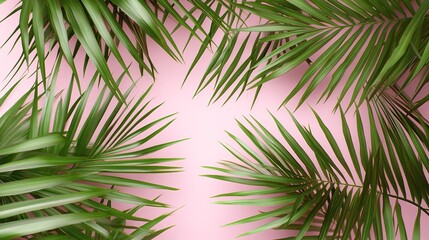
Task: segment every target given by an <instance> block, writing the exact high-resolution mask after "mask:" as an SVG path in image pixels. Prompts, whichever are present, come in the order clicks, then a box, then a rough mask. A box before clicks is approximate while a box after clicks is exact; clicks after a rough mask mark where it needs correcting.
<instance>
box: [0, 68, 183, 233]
mask: <svg viewBox="0 0 429 240" xmlns="http://www.w3.org/2000/svg"><path fill="white" fill-rule="evenodd" d="M55 71H58V68H57V69H56V70H55ZM124 75H125V73H124V74H123V75H122V76H121V77H120V78H119V79H118V80H117V81H115V84H117V85H118V86H119V85H120V82H121V80H122V78H123V77H124ZM98 76H99V75H98V74H96V75H95V76H94V79H96V78H97V77H98ZM56 77H57V74H56V72H55V73H54V74H53V75H52V79H51V81H50V84H49V87H48V89H47V91H43V90H42V89H39V88H42V86H40V85H38V84H35V86H34V87H33V88H32V89H30V91H28V92H27V93H25V94H24V95H23V96H22V97H21V98H20V99H19V100H18V101H17V102H15V104H13V105H12V106H11V107H10V108H9V109H8V110H7V111H6V112H5V113H4V114H3V115H2V116H1V117H0V129H1V130H0V139H1V141H0V155H1V156H0V180H1V182H2V184H1V186H0V188H1V190H0V192H1V194H0V201H1V206H0V238H2V239H3V238H5V239H10V238H17V237H28V236H32V237H36V238H39V237H40V238H42V237H48V236H50V235H57V234H58V235H65V236H69V237H71V238H72V239H76V238H77V239H87V238H88V236H95V237H96V238H97V239H116V238H117V239H124V238H126V239H128V238H130V239H132V238H133V234H137V233H129V232H127V231H126V230H127V229H130V228H131V229H132V228H135V229H136V230H135V231H144V232H145V234H146V235H145V238H141V239H151V238H150V237H151V236H152V237H153V236H157V235H159V234H161V233H162V232H163V231H165V230H166V229H161V230H154V229H153V228H154V227H155V225H156V224H157V223H159V222H160V221H161V220H162V219H164V218H165V217H167V216H168V215H163V216H162V217H161V218H155V219H145V218H142V217H138V216H136V215H135V213H136V211H137V210H138V209H140V208H142V207H144V206H151V207H167V205H166V204H164V203H162V202H159V201H158V200H157V199H155V200H152V199H146V198H143V197H140V196H136V195H133V194H128V193H123V192H121V191H120V188H118V187H121V186H124V187H132V188H142V189H144V188H155V189H164V190H175V188H173V187H169V186H163V185H158V184H155V183H150V182H145V181H140V180H134V179H133V177H132V176H130V175H127V174H130V173H138V174H145V173H168V172H175V171H178V170H179V169H178V168H177V167H173V166H168V165H166V166H164V164H165V163H168V162H171V161H175V160H179V159H178V158H153V157H148V158H145V157H144V156H143V155H144V154H141V155H139V154H130V153H133V152H143V151H146V152H151V153H152V152H156V151H158V150H161V149H163V148H165V147H168V146H170V145H171V144H173V143H175V142H178V141H173V142H168V143H165V144H159V145H153V146H150V145H149V146H148V140H150V139H152V138H155V137H156V136H157V135H158V134H159V133H160V132H161V131H162V130H164V129H165V128H166V127H167V126H168V125H169V124H170V123H171V121H167V120H168V119H171V117H172V115H169V116H166V117H163V118H160V119H156V120H152V121H148V117H149V116H151V114H152V113H153V112H154V111H155V110H156V109H157V108H158V107H159V106H155V107H154V108H149V104H145V103H144V101H145V97H146V95H147V93H148V91H149V90H147V91H146V92H145V94H143V95H142V96H141V97H139V98H138V101H135V102H132V101H130V100H127V101H128V102H129V103H130V104H129V105H125V103H123V102H122V101H118V100H116V99H115V98H114V93H112V92H110V91H109V90H108V88H107V87H104V88H103V89H101V92H100V93H99V95H98V97H97V100H96V101H95V102H94V103H90V102H89V101H88V99H89V98H88V96H89V95H90V94H94V92H95V90H96V89H93V86H92V85H90V86H89V88H88V89H87V90H86V91H85V92H84V93H83V95H82V96H81V97H79V98H77V99H76V100H73V98H72V92H73V90H72V86H73V81H71V82H70V83H71V84H70V89H68V93H67V94H64V95H63V94H60V95H56V89H55V82H56V79H55V78H56ZM36 89H39V90H41V91H42V93H41V94H40V95H39V96H38V95H37V94H33V93H37V91H36ZM132 89H133V86H132V87H131V88H130V89H128V90H127V91H125V93H124V97H127V98H128V97H129V95H130V94H131V92H132V91H131V90H132ZM12 91H14V89H13V88H12V89H11V90H9V92H6V93H5V95H4V96H3V98H2V99H1V101H0V102H1V103H2V104H3V103H4V102H5V99H6V98H7V97H8V96H9V94H11V92H12ZM41 101H43V104H41V107H40V108H39V104H38V102H41ZM74 101H75V102H74ZM115 102H116V103H115ZM112 106H113V108H114V110H113V111H112V112H109V111H107V109H108V108H109V107H112ZM85 109H89V114H87V115H85V114H84V113H85ZM29 113H32V114H29ZM34 114H35V115H34ZM103 117H106V118H103ZM163 122H164V123H163ZM157 125H160V126H161V127H158V128H157V127H156V126H157ZM142 126H143V127H142ZM142 136H143V137H142ZM148 136H149V137H148ZM136 155H138V157H136ZM112 174H113V176H112ZM115 174H116V175H117V174H121V176H120V177H119V176H114V175H115ZM113 202H124V203H128V204H132V205H134V206H135V207H134V208H132V209H130V210H125V211H120V210H117V209H115V208H113V207H112V203H113ZM126 221H137V222H138V223H140V225H141V228H140V227H131V226H130V225H129V224H127V222H126ZM139 229H140V230H139Z"/></svg>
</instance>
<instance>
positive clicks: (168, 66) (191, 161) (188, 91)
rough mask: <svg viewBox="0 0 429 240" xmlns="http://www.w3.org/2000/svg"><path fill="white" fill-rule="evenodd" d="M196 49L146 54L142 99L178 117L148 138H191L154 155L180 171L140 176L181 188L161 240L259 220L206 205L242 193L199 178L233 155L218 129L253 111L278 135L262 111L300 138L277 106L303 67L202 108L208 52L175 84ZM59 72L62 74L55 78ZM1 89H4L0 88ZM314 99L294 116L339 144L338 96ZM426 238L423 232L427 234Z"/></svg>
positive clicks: (212, 235) (233, 128)
mask: <svg viewBox="0 0 429 240" xmlns="http://www.w3.org/2000/svg"><path fill="white" fill-rule="evenodd" d="M14 3H16V1H8V2H7V3H5V4H3V5H2V6H1V11H0V17H2V18H3V17H4V16H5V15H6V14H7V13H8V12H9V11H10V10H11V9H12V7H13V6H14ZM17 23H18V18H17V16H15V17H13V18H11V19H10V20H8V21H6V22H4V23H2V24H0V33H1V35H0V36H1V37H0V43H3V42H4V41H5V40H6V38H7V37H8V36H9V34H10V33H11V32H12V31H13V29H14V28H15V27H16V26H17ZM174 37H175V39H178V42H179V45H180V46H183V44H184V43H185V40H186V37H187V35H185V34H183V33H182V32H178V33H177V34H175V35H174ZM10 46H11V45H10V44H9V45H7V46H6V47H5V48H3V49H1V50H0V79H4V77H5V76H6V74H7V73H8V72H9V70H10V69H11V68H12V66H13V64H14V63H15V61H16V60H17V59H18V57H19V54H20V53H21V49H20V48H19V47H17V48H16V49H15V50H14V51H13V52H12V53H11V54H8V50H9V49H10ZM190 46H199V45H198V42H192V43H191V44H190ZM197 50H198V49H197V48H192V47H188V49H187V50H186V52H185V53H184V58H185V61H186V63H185V64H181V63H177V62H174V61H173V60H171V59H170V58H169V57H168V56H166V54H164V53H163V52H161V51H158V49H157V48H156V47H155V48H154V49H153V50H152V56H154V57H153V60H154V62H155V66H156V67H157V69H158V74H157V77H156V81H155V82H154V87H153V89H152V92H151V93H150V96H149V98H148V99H151V98H154V100H153V102H154V104H157V103H161V102H165V104H164V106H163V107H162V108H161V109H160V110H159V111H158V112H156V114H155V116H154V118H156V117H161V116H164V115H167V114H170V113H174V112H178V115H177V120H176V121H175V122H174V123H173V124H172V125H171V126H170V127H169V128H167V129H166V131H164V132H163V133H162V134H161V135H160V136H159V137H158V138H157V139H156V140H155V141H153V142H152V143H156V142H164V141H171V140H176V139H181V138H190V140H187V141H185V142H182V143H179V144H177V145H175V146H173V147H170V148H168V149H167V150H166V151H163V152H162V153H159V154H158V156H162V157H166V156H169V157H184V158H186V160H184V161H181V162H178V163H176V164H179V165H180V166H181V167H183V170H184V172H181V173H174V174H165V175H156V176H150V177H147V176H143V177H142V178H145V179H147V178H150V179H151V180H152V181H154V182H156V183H160V184H166V185H170V186H174V187H177V188H179V189H180V190H179V191H173V192H165V191H164V192H162V194H163V195H162V196H161V198H160V200H161V201H163V202H166V203H169V204H171V206H172V209H176V208H180V209H179V210H178V211H177V212H175V213H174V214H173V215H172V216H171V217H170V218H168V219H167V220H165V221H164V222H163V223H162V226H170V225H175V227H174V228H172V229H171V230H169V231H167V232H166V233H165V234H162V235H161V236H160V237H158V238H157V239H159V240H171V239H176V240H201V239H204V240H231V239H234V238H235V237H236V236H237V235H239V234H241V233H243V232H245V231H248V230H251V229H252V228H254V227H255V226H258V225H259V224H260V223H258V224H247V225H243V226H234V227H222V225H224V224H227V223H229V222H232V221H235V220H238V219H240V218H244V217H248V216H250V215H253V214H257V213H258V210H261V209H263V208H260V207H239V206H222V205H217V204H212V202H213V201H215V200H214V199H212V198H211V197H212V196H214V195H217V194H221V193H225V192H230V191H234V190H239V189H240V190H241V189H242V186H239V185H234V184H231V183H225V182H220V181H215V180H212V179H208V178H205V177H201V176H200V175H203V174H208V173H213V172H212V171H209V170H207V169H203V168H202V166H208V165H210V166H214V165H216V164H217V162H218V161H220V160H225V159H229V160H233V157H232V156H231V155H230V154H228V153H227V151H226V150H225V149H223V147H222V146H221V145H220V144H219V142H223V143H227V144H228V143H232V140H230V139H229V137H228V136H227V134H226V133H225V132H224V131H225V130H227V131H229V132H232V133H233V134H235V135H236V136H243V134H241V131H240V129H239V128H238V126H237V124H236V122H235V121H236V120H235V119H238V120H244V118H243V116H246V117H248V116H250V115H252V116H254V117H256V118H257V119H258V120H260V121H261V122H262V123H263V124H265V126H267V127H268V129H271V130H272V131H273V132H274V133H276V127H275V125H274V124H273V121H272V120H271V118H270V117H269V114H268V111H270V112H272V113H274V114H275V115H276V116H277V117H278V118H279V119H280V120H281V121H282V122H283V123H284V125H285V126H286V127H288V130H290V131H291V133H292V134H293V135H294V136H295V137H297V139H299V140H301V142H302V143H303V142H304V141H302V139H301V138H300V137H299V134H297V130H296V128H295V127H294V126H293V123H292V121H291V119H290V118H289V116H288V114H287V111H286V110H285V109H284V108H281V109H280V110H278V106H279V104H280V103H281V102H282V100H283V99H284V97H285V93H287V92H289V91H290V90H291V89H292V87H293V84H288V82H293V83H296V82H297V81H298V79H299V77H300V76H301V74H302V72H303V71H304V70H305V66H301V67H299V68H297V69H295V70H293V71H292V72H291V73H289V74H288V75H286V76H283V77H282V78H281V79H277V80H275V81H271V82H269V83H268V84H266V85H265V86H264V88H263V89H262V91H261V93H260V96H259V98H258V101H257V102H256V105H255V106H254V107H253V108H252V109H251V102H252V100H253V94H254V92H246V93H244V94H243V96H242V97H241V98H240V99H239V100H238V101H234V100H232V101H230V102H228V103H227V104H226V105H225V106H221V103H222V102H219V103H215V104H211V105H208V101H209V99H210V94H211V89H210V87H209V88H208V89H206V90H205V91H203V92H202V94H199V95H198V96H197V97H195V98H194V99H193V98H192V96H193V95H194V91H195V89H196V87H197V85H198V83H199V81H200V78H201V76H202V74H203V73H204V71H205V68H206V66H207V65H208V63H209V61H210V58H211V56H210V54H206V55H205V56H204V57H203V58H202V59H201V61H200V62H199V64H198V65H197V68H196V69H195V71H194V72H193V73H192V74H191V76H190V78H189V80H188V82H187V83H186V84H185V85H184V86H183V87H182V88H181V84H182V81H183V79H184V77H185V75H186V73H187V70H188V69H189V65H190V63H191V62H192V59H193V57H194V56H195V54H196V51H197ZM115 66H116V65H114V64H112V68H111V69H112V71H114V72H115V73H120V71H121V69H120V68H118V67H115ZM68 74H69V72H68V71H67V70H64V71H63V75H62V76H64V77H65V78H66V79H68V78H69V75H68ZM62 76H60V78H59V79H61V77H62ZM150 83H151V80H150V79H143V81H142V83H141V84H140V85H139V86H142V87H139V89H137V92H136V93H137V94H138V93H142V92H143V91H144V90H145V89H146V87H147V86H148V85H149V84H150ZM1 86H2V87H3V86H4V85H1ZM27 87H28V86H27ZM317 97H318V96H317ZM317 97H314V98H310V99H309V101H308V102H307V104H305V105H303V106H302V107H301V108H300V109H299V110H298V111H296V112H295V113H294V115H295V117H296V118H297V119H298V121H300V122H301V124H303V125H307V126H308V125H309V126H313V127H312V130H313V131H314V132H315V133H316V134H319V135H320V136H321V137H323V135H322V134H321V131H320V130H319V129H318V128H317V127H316V126H317V123H316V120H315V118H314V117H313V114H312V112H311V110H310V107H312V108H314V109H315V110H316V111H317V112H318V114H319V115H320V116H321V117H322V119H324V121H325V123H326V125H327V126H328V127H329V129H330V130H331V131H332V134H333V135H334V136H335V137H336V138H337V139H339V140H340V142H341V140H342V139H343V137H342V133H341V127H340V124H341V122H340V118H339V116H338V114H332V106H333V103H334V102H335V99H336V97H335V96H333V97H332V98H331V99H330V100H329V101H328V102H327V103H325V104H316V102H317ZM295 106H296V99H294V100H293V101H292V102H291V103H290V105H288V108H290V109H291V110H293V109H294V107H295ZM348 117H349V119H350V124H351V127H352V128H353V127H354V126H353V123H354V118H353V116H352V115H351V114H349V116H348ZM352 131H353V129H352ZM321 139H324V138H321ZM322 145H324V146H329V145H328V144H327V142H325V141H322ZM344 147H345V144H343V149H345V148H344ZM139 178H140V177H139ZM133 191H134V192H135V191H137V190H135V189H134V190H133ZM140 191H141V192H139V193H138V194H141V195H143V196H145V197H148V198H151V197H153V198H154V197H156V196H157V195H158V194H159V193H160V191H152V190H140ZM135 193H136V192H135ZM219 200H220V199H219ZM407 207H408V206H407V205H404V206H403V211H404V212H410V213H411V214H408V215H407V216H406V222H407V223H408V224H413V221H414V212H415V209H414V208H413V207H410V208H409V209H407ZM167 211H168V210H165V209H156V210H153V209H151V210H143V211H142V212H141V213H142V215H144V216H148V215H152V216H156V214H159V213H165V212H167ZM422 219H423V221H422V226H425V224H428V223H429V221H428V219H427V218H422ZM422 229H423V231H425V234H424V235H423V237H422V239H426V238H428V237H429V231H428V230H427V229H426V228H424V227H422ZM424 236H426V238H425V237H424ZM283 237H285V233H284V232H280V231H267V232H263V233H260V234H256V235H251V236H247V237H242V238H241V239H243V240H262V239H264V240H265V239H277V238H283Z"/></svg>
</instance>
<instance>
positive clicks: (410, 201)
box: [318, 180, 429, 216]
mask: <svg viewBox="0 0 429 240" xmlns="http://www.w3.org/2000/svg"><path fill="white" fill-rule="evenodd" d="M318 182H322V183H327V184H337V185H342V186H345V187H354V188H361V189H363V186H359V185H355V184H349V183H342V182H331V181H328V180H318ZM377 193H378V194H380V195H381V194H383V193H382V192H380V191H377ZM386 195H387V196H388V197H391V198H395V199H398V200H401V201H404V202H407V203H410V204H412V205H414V206H416V207H417V208H419V209H420V210H421V211H423V212H424V213H425V214H426V215H428V216H429V208H424V207H422V206H420V205H419V204H418V203H416V202H413V201H412V200H409V199H407V198H404V197H401V196H397V195H393V194H389V193H387V194H386Z"/></svg>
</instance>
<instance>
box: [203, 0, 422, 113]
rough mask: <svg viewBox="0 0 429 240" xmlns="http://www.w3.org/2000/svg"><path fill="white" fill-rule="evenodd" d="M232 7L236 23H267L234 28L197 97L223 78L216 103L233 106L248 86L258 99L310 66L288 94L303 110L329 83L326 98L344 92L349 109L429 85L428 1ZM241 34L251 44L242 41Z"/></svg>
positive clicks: (300, 0)
mask: <svg viewBox="0 0 429 240" xmlns="http://www.w3.org/2000/svg"><path fill="white" fill-rule="evenodd" d="M229 3H230V4H231V5H232V6H233V8H231V11H232V12H231V11H230V12H229V16H231V15H233V14H237V13H241V14H240V16H242V19H247V18H249V15H250V19H253V20H255V18H256V17H258V18H260V19H261V20H260V24H259V25H255V26H250V27H247V26H245V25H244V26H243V24H241V26H240V25H234V24H231V23H230V26H231V28H232V30H231V31H230V32H228V33H227V34H226V36H225V37H224V39H223V40H222V42H221V43H220V44H219V48H218V52H217V53H216V54H215V55H214V57H213V60H212V63H211V64H210V65H209V67H208V70H207V72H206V74H205V75H204V76H203V80H202V81H201V84H200V87H199V88H198V90H197V92H198V91H201V90H202V89H203V88H205V87H206V86H207V84H209V83H213V82H214V81H213V80H214V79H216V81H215V82H214V85H215V92H214V93H213V98H212V99H220V98H221V97H225V98H226V99H227V100H229V99H230V98H231V94H234V93H236V91H237V89H239V88H240V87H241V88H244V89H252V88H256V89H257V92H256V94H258V92H259V89H260V88H261V87H262V85H263V84H264V83H266V82H268V81H270V80H273V79H276V78H278V77H280V76H282V75H284V74H285V73H288V72H289V71H291V70H292V69H294V68H296V67H298V66H300V65H301V64H305V63H306V62H307V63H309V66H308V68H307V70H306V71H305V73H304V75H303V76H302V77H301V79H300V80H299V82H297V83H293V84H294V86H295V87H294V88H293V90H292V91H291V92H289V93H285V96H286V97H285V100H284V102H283V103H282V105H284V104H286V103H287V102H288V101H289V100H291V99H292V98H294V97H295V96H297V95H300V96H299V98H300V100H299V102H298V106H297V107H299V106H301V105H302V104H303V103H304V102H305V100H306V99H307V98H308V97H309V96H310V95H311V94H312V93H314V91H315V90H316V89H319V90H320V88H318V86H321V83H322V82H326V83H327V85H326V87H324V91H323V92H322V91H321V94H320V99H323V98H325V99H328V98H329V97H330V96H331V95H332V93H333V92H334V91H335V90H336V89H339V90H341V91H340V93H339V97H338V100H339V102H341V101H342V100H343V99H344V98H345V96H347V95H350V96H351V97H350V101H349V107H350V106H351V105H352V104H353V103H354V102H357V103H362V102H363V100H365V99H371V98H373V97H374V96H376V95H379V94H381V93H382V92H383V91H385V90H386V89H388V88H390V87H392V86H394V85H395V84H399V83H400V85H401V88H405V87H406V86H408V85H409V83H410V82H417V83H418V84H415V85H418V86H420V87H421V86H423V85H425V84H426V83H427V79H428V70H427V66H428V58H429V57H428V56H429V55H428V54H429V50H428V49H429V48H428V46H429V45H428V43H429V41H428V39H429V35H428V32H429V31H428V29H427V26H429V22H428V21H429V20H428V19H429V18H428V15H427V11H428V9H429V2H428V1H421V2H420V1H419V2H417V4H416V5H413V4H411V2H410V1H397V0H389V1H384V2H383V3H381V2H379V1H363V2H362V1H334V0H333V1H311V2H308V1H303V0H296V1H295V0H294V1H287V2H284V1H243V2H242V1H229ZM233 16H235V15H233ZM234 27H235V28H234ZM237 35H238V36H241V35H244V36H243V38H245V40H244V41H243V40H241V41H237ZM244 49H251V50H250V51H249V52H250V54H248V55H246V54H243V51H244ZM233 50H234V51H233ZM241 59H243V60H241ZM236 60H237V61H238V60H241V61H240V62H236ZM255 71H256V72H257V74H256V75H254V74H253V73H254V72H255ZM325 79H326V80H325ZM343 79H347V80H345V81H343V82H342V80H343ZM400 79H405V81H399V80H400ZM234 85H235V86H237V89H236V88H234V87H233V86H234ZM419 90H421V88H419V87H417V88H416V91H415V94H416V95H417V94H418V93H419V92H420V91H419Z"/></svg>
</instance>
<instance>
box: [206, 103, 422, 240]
mask: <svg viewBox="0 0 429 240" xmlns="http://www.w3.org/2000/svg"><path fill="white" fill-rule="evenodd" d="M374 110H375V112H376V114H374ZM368 113H369V115H368V119H362V117H361V114H360V112H359V111H357V112H356V126H357V130H356V132H351V131H350V127H349V124H350V122H349V121H348V120H347V119H346V116H345V114H344V113H343V112H341V114H340V115H341V119H342V130H343V135H344V141H345V143H346V145H347V150H348V152H347V153H344V151H342V150H341V149H340V147H339V146H340V144H339V140H338V139H336V138H335V137H334V136H333V134H332V133H331V132H330V131H329V129H328V128H327V126H326V125H325V123H324V122H323V121H322V120H321V118H320V117H319V116H318V115H317V114H316V113H315V116H316V118H317V121H318V123H319V127H320V129H321V130H322V132H323V133H324V136H325V139H324V140H325V142H327V144H328V143H329V146H324V145H323V144H321V143H320V142H321V141H322V139H321V138H320V135H315V134H313V132H312V131H311V130H310V128H306V127H304V126H302V125H301V124H299V122H298V121H297V120H296V119H295V118H294V117H293V115H292V114H291V115H290V116H291V118H292V120H293V122H294V123H295V126H296V127H297V129H298V130H299V132H300V134H301V137H302V138H303V139H304V140H305V143H306V146H303V144H302V143H300V141H299V140H297V139H296V138H294V137H293V136H292V135H291V133H290V132H289V131H288V130H287V129H286V127H285V126H284V125H282V124H281V123H280V121H279V120H278V119H276V118H275V117H274V116H273V118H274V121H275V123H276V125H277V127H278V131H279V132H280V133H281V136H282V137H283V138H282V139H278V138H276V137H275V136H274V135H275V134H273V133H271V132H270V131H269V130H268V129H267V128H265V127H264V126H263V125H262V124H261V123H260V122H258V121H257V120H256V119H254V118H253V119H251V120H249V119H247V118H246V122H247V125H249V126H250V128H249V127H246V126H245V124H242V123H240V122H239V123H238V124H239V126H240V128H241V129H242V130H243V132H244V133H245V135H246V136H247V137H248V140H250V142H251V143H252V145H251V146H249V145H248V144H247V143H246V141H243V140H240V139H239V138H237V137H236V136H234V135H233V134H229V135H230V136H231V138H232V139H233V140H234V141H235V143H237V144H238V146H239V147H240V148H241V151H239V150H234V149H233V148H232V147H229V146H225V147H226V149H227V150H228V151H229V152H231V153H232V154H233V156H234V157H235V158H237V159H238V160H239V161H240V163H237V162H234V161H224V162H222V163H221V164H222V167H208V168H209V169H214V170H216V171H220V172H221V173H222V174H221V175H207V176H209V177H211V178H214V179H219V180H223V181H228V182H233V183H239V184H244V185H249V186H254V187H256V188H257V189H253V190H247V191H238V192H231V193H225V194H221V195H219V196H217V197H234V198H240V199H233V200H226V201H220V202H218V203H220V204H232V205H251V206H270V207H271V208H270V210H267V211H263V212H261V213H259V214H257V215H254V216H250V217H248V218H245V219H242V220H239V221H236V222H233V223H231V224H229V225H236V224H244V223H250V222H257V221H261V220H266V219H271V221H269V222H268V223H266V224H263V225H261V226H260V227H257V228H255V229H253V230H251V231H249V232H246V233H244V234H243V235H249V234H254V233H257V232H261V231H264V230H267V229H272V228H276V229H286V230H296V231H294V232H291V233H290V234H291V235H292V236H293V237H290V238H285V239H407V236H408V237H409V236H410V234H409V232H410V231H411V230H410V229H408V228H410V224H407V223H406V221H405V220H404V218H403V215H402V214H403V212H402V210H401V209H402V208H403V207H404V206H406V208H407V209H410V207H414V208H415V209H416V212H417V214H416V220H415V224H414V229H413V230H412V236H413V239H420V218H421V215H426V216H429V182H428V179H427V176H428V173H429V158H428V155H427V152H428V150H429V145H428V140H429V137H428V133H429V127H428V125H427V124H424V123H423V124H422V125H420V124H418V125H416V124H415V123H413V122H412V121H405V120H403V119H399V118H401V117H403V115H401V114H399V115H396V114H394V113H391V112H390V111H389V108H385V105H383V104H379V103H378V104H374V105H373V106H371V107H369V110H368ZM387 114H388V115H387ZM380 119H386V120H380ZM387 119H388V120H387ZM365 120H367V121H368V122H369V130H368V131H367V130H366V129H367V128H365V127H364V126H365V124H364V122H365ZM377 120H378V121H377ZM409 120H410V119H409ZM377 122H379V124H380V125H379V126H377ZM416 126H423V128H420V127H418V128H415V127H416ZM353 136H358V139H357V143H356V138H354V137H353ZM353 139H354V140H353ZM327 148H330V149H329V151H328V150H327ZM243 153H244V154H243ZM330 153H332V154H330ZM313 159H314V161H313ZM347 160H350V162H351V164H349V163H348V161H347ZM409 212H410V211H409V210H407V214H410V213H409ZM273 218H274V220H272V219H273Z"/></svg>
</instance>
